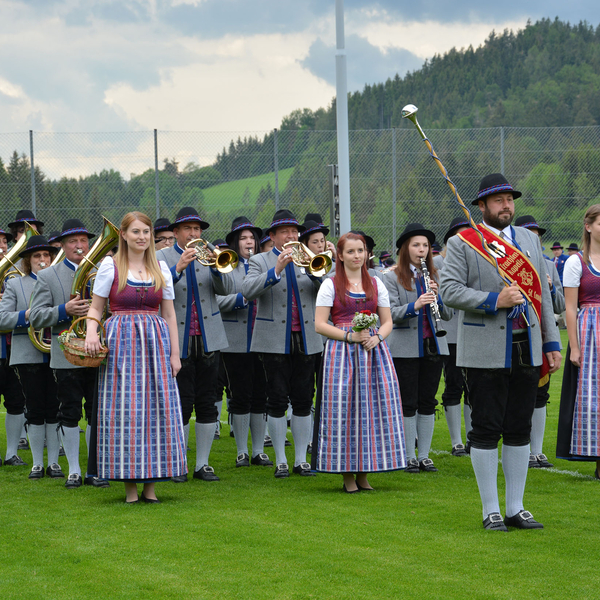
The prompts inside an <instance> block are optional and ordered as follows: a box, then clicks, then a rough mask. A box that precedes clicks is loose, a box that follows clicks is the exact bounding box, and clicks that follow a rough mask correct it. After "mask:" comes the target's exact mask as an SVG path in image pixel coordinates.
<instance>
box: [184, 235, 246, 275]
mask: <svg viewBox="0 0 600 600" xmlns="http://www.w3.org/2000/svg"><path fill="white" fill-rule="evenodd" d="M188 248H194V250H195V251H196V260H197V261H198V262H199V263H200V264H201V265H203V266H205V267H214V268H215V269H217V271H219V273H231V271H233V270H234V269H235V268H236V267H237V266H238V262H239V258H238V255H237V253H236V252H234V251H233V250H230V249H229V248H228V249H227V250H220V249H219V248H217V247H216V246H214V245H213V244H211V243H210V242H207V241H206V240H203V239H202V238H197V239H195V240H192V241H191V242H188V243H187V244H186V245H185V249H186V250H187V249H188ZM209 250H210V252H212V253H213V254H214V257H213V256H211V255H210V252H209Z"/></svg>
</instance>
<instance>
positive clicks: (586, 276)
mask: <svg viewBox="0 0 600 600" xmlns="http://www.w3.org/2000/svg"><path fill="white" fill-rule="evenodd" d="M577 256H579V258H580V260H581V265H582V276H581V281H580V286H579V295H578V304H579V313H578V315H577V331H578V338H579V348H580V353H581V357H580V364H581V367H579V368H577V367H576V366H575V365H573V363H572V362H571V360H570V356H571V349H570V347H569V348H568V349H567V357H566V362H565V368H564V373H563V382H562V390H561V396H560V413H559V421H558V439H557V444H556V456H557V457H558V458H566V459H569V460H585V461H596V460H600V398H599V394H600V387H599V385H600V273H599V272H598V271H596V270H595V269H590V267H589V266H588V265H587V264H585V262H584V261H583V259H582V258H581V255H577Z"/></svg>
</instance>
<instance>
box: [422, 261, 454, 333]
mask: <svg viewBox="0 0 600 600" xmlns="http://www.w3.org/2000/svg"><path fill="white" fill-rule="evenodd" d="M421 273H423V280H424V281H425V291H426V292H427V293H428V294H434V295H435V292H434V291H433V290H432V289H431V283H430V282H429V271H428V270H427V263H426V262H425V259H424V258H422V259H421ZM429 306H430V308H431V316H432V317H433V320H434V323H433V324H434V326H435V337H444V336H445V335H446V334H447V333H448V332H447V331H446V330H445V329H444V328H443V327H442V318H441V316H440V307H439V306H438V303H437V300H434V301H433V302H432V303H431V304H430V305H429Z"/></svg>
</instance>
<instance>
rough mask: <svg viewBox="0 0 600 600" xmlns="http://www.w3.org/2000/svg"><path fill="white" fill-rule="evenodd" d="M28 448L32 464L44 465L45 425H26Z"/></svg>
mask: <svg viewBox="0 0 600 600" xmlns="http://www.w3.org/2000/svg"><path fill="white" fill-rule="evenodd" d="M27 429H28V435H29V448H30V449H31V455H32V458H33V465H34V466H40V465H41V466H42V467H43V466H44V440H45V439H46V426H45V425H28V426H27Z"/></svg>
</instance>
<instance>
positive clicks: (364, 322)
mask: <svg viewBox="0 0 600 600" xmlns="http://www.w3.org/2000/svg"><path fill="white" fill-rule="evenodd" d="M377 321H379V317H378V316H377V314H376V313H373V312H371V311H370V310H361V311H360V312H357V313H354V318H353V319H352V331H357V332H358V331H362V330H363V329H370V328H371V327H375V326H376V325H377Z"/></svg>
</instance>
